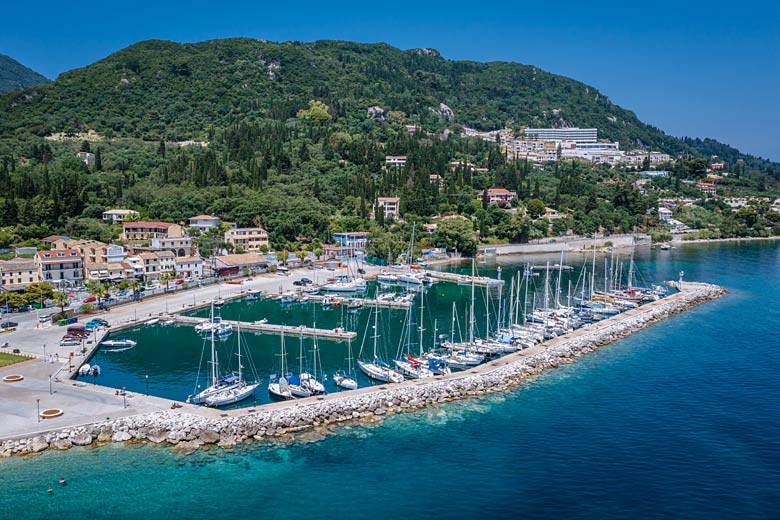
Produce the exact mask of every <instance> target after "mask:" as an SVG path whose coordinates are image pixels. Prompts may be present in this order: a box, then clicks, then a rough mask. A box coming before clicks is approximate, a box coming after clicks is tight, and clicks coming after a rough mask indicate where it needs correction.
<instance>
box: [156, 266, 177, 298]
mask: <svg viewBox="0 0 780 520" xmlns="http://www.w3.org/2000/svg"><path fill="white" fill-rule="evenodd" d="M175 279H176V272H175V271H173V270H171V269H169V270H167V271H165V272H164V273H162V275H160V281H161V282H163V283H164V284H165V292H166V293H167V292H168V285H169V284H170V283H171V282H172V281H173V280H175Z"/></svg>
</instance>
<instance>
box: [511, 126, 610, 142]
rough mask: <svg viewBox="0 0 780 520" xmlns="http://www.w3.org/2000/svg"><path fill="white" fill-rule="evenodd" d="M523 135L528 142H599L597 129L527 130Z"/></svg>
mask: <svg viewBox="0 0 780 520" xmlns="http://www.w3.org/2000/svg"><path fill="white" fill-rule="evenodd" d="M523 134H524V136H525V140H527V141H556V142H559V141H573V142H575V143H595V142H596V141H597V140H598V138H597V137H598V136H597V134H598V129H596V128H526V129H525V130H524V131H523Z"/></svg>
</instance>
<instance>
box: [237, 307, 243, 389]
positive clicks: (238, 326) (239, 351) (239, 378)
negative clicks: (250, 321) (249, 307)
mask: <svg viewBox="0 0 780 520" xmlns="http://www.w3.org/2000/svg"><path fill="white" fill-rule="evenodd" d="M239 323H240V322H239ZM236 330H237V333H238V334H237V336H236V337H237V338H238V380H239V381H243V379H242V378H241V375H242V374H241V325H236Z"/></svg>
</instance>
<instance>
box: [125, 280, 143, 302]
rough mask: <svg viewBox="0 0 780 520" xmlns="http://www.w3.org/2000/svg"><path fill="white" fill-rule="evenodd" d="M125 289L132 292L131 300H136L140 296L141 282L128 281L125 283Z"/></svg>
mask: <svg viewBox="0 0 780 520" xmlns="http://www.w3.org/2000/svg"><path fill="white" fill-rule="evenodd" d="M127 288H128V289H130V290H131V291H133V299H134V300H138V299H139V295H140V294H141V282H139V281H138V280H130V281H128V282H127Z"/></svg>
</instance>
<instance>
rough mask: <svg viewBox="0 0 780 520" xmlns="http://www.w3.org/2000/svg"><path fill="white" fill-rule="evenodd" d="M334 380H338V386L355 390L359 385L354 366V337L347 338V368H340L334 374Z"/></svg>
mask: <svg viewBox="0 0 780 520" xmlns="http://www.w3.org/2000/svg"><path fill="white" fill-rule="evenodd" d="M333 380H334V381H336V386H339V387H341V388H345V389H347V390H355V389H357V387H358V383H357V379H355V372H354V369H353V368H352V339H348V340H347V370H346V372H345V371H344V370H339V371H338V372H336V373H335V374H334V375H333Z"/></svg>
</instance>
